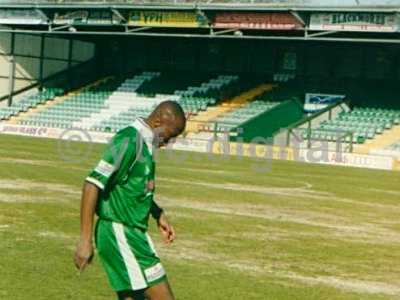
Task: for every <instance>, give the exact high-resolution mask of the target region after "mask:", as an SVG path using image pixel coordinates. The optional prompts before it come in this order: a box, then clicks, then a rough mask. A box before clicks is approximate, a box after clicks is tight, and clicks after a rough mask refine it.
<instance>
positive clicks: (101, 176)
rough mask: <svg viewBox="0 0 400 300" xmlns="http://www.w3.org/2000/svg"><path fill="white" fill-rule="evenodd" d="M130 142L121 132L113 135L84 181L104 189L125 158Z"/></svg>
mask: <svg viewBox="0 0 400 300" xmlns="http://www.w3.org/2000/svg"><path fill="white" fill-rule="evenodd" d="M130 143H131V141H130V140H129V137H126V135H123V134H122V133H118V134H117V135H115V137H114V138H113V139H112V140H111V142H110V143H109V144H108V146H107V149H106V150H105V151H104V153H103V155H102V157H101V159H100V161H99V162H98V164H97V165H96V167H95V168H94V169H93V170H92V171H91V172H90V173H89V176H88V177H86V181H87V182H90V183H93V184H94V185H96V186H97V187H98V188H99V189H101V190H104V189H105V188H106V187H107V185H108V184H109V183H110V181H111V178H112V177H113V174H115V173H116V172H117V171H118V170H119V168H120V166H121V164H122V163H123V161H124V160H126V156H127V155H128V154H127V152H128V148H129V146H130Z"/></svg>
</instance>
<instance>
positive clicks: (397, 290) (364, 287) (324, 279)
mask: <svg viewBox="0 0 400 300" xmlns="http://www.w3.org/2000/svg"><path fill="white" fill-rule="evenodd" d="M278 276H279V275H278ZM284 277H286V278H290V279H294V280H296V281H301V282H304V283H306V284H310V285H319V284H323V285H328V286H331V287H334V288H337V289H341V290H346V291H350V292H356V293H366V294H385V295H400V286H397V285H391V284H387V283H383V282H376V281H364V280H355V279H349V278H339V277H334V276H318V277H308V276H300V275H296V274H291V275H285V276H284Z"/></svg>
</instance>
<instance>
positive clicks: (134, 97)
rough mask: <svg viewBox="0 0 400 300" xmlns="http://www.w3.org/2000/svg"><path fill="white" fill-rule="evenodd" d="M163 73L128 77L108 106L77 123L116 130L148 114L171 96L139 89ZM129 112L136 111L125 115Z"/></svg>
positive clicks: (87, 127) (90, 127)
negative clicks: (148, 94) (143, 91)
mask: <svg viewBox="0 0 400 300" xmlns="http://www.w3.org/2000/svg"><path fill="white" fill-rule="evenodd" d="M161 75H162V74H161V73H160V72H143V73H142V74H140V75H137V76H134V77H133V78H128V79H126V80H125V81H124V82H123V83H122V85H121V86H120V87H118V88H117V90H116V91H115V92H113V93H112V95H111V96H110V97H109V99H107V103H108V104H109V105H108V107H107V108H105V109H103V110H101V111H100V112H98V113H97V114H93V115H92V116H90V118H87V119H86V120H82V121H81V122H80V123H77V124H75V125H76V126H79V127H84V128H86V129H90V130H96V131H112V132H116V131H118V130H119V129H121V128H123V127H126V126H127V125H129V124H130V123H132V121H133V120H134V119H135V118H136V117H144V116H147V115H148V114H149V113H150V112H151V111H152V110H153V109H154V107H155V106H157V105H158V104H159V103H160V102H162V101H165V100H170V96H169V95H159V94H155V95H152V96H151V97H148V96H145V95H140V94H138V93H137V91H139V90H140V89H142V88H143V86H144V85H147V86H149V85H151V84H152V82H153V81H154V80H156V79H157V78H160V77H161ZM127 86H129V89H127V88H126V87H127ZM127 112H132V113H134V117H129V116H125V113H127Z"/></svg>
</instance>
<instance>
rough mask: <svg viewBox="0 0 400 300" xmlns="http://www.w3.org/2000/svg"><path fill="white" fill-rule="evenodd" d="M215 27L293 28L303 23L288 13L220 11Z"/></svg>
mask: <svg viewBox="0 0 400 300" xmlns="http://www.w3.org/2000/svg"><path fill="white" fill-rule="evenodd" d="M214 27H215V28H238V29H264V30H293V29H300V28H304V24H303V23H302V22H301V21H300V20H299V19H297V18H296V17H295V16H293V15H292V14H290V13H220V14H217V16H216V18H215V21H214Z"/></svg>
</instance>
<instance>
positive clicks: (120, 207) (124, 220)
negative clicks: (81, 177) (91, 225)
mask: <svg viewBox="0 0 400 300" xmlns="http://www.w3.org/2000/svg"><path fill="white" fill-rule="evenodd" d="M152 141H153V132H152V130H151V128H150V127H148V125H147V124H146V123H145V122H144V121H143V120H142V119H137V120H136V121H135V122H134V123H133V124H132V126H128V127H126V128H124V129H122V130H120V131H119V132H117V134H116V135H115V136H114V137H113V139H112V140H111V142H110V143H109V145H108V147H107V149H106V151H105V152H104V153H103V156H102V158H101V160H100V162H99V163H98V164H97V166H96V167H95V168H94V170H93V171H92V172H91V173H90V174H89V176H88V177H87V178H86V181H88V182H90V183H93V184H95V185H96V186H97V187H98V188H99V189H101V193H100V196H99V199H98V203H97V208H96V213H97V215H98V216H99V218H100V219H104V220H109V221H112V222H117V223H121V224H124V225H127V226H132V227H137V228H140V229H142V230H146V229H147V227H148V219H149V214H150V208H151V206H152V203H153V194H154V189H155V185H154V172H155V162H154V160H153V154H152Z"/></svg>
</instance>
